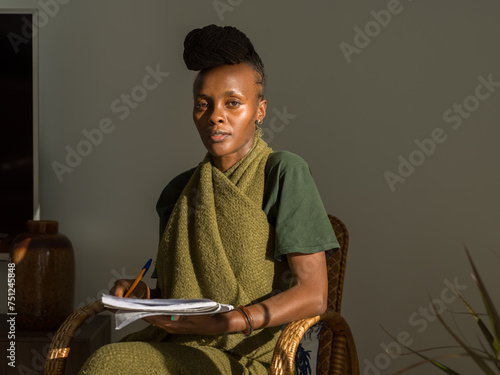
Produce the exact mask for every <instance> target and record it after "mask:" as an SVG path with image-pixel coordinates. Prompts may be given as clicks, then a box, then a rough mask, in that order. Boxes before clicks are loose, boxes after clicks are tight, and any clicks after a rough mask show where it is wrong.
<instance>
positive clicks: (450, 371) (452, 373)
mask: <svg viewBox="0 0 500 375" xmlns="http://www.w3.org/2000/svg"><path fill="white" fill-rule="evenodd" d="M381 328H382V330H383V331H384V332H385V333H387V334H388V335H389V337H391V338H392V339H393V340H394V341H395V342H398V343H399V344H400V345H401V346H402V347H403V348H405V349H406V350H408V351H410V352H412V353H413V354H416V355H418V356H419V357H421V358H423V359H424V360H425V361H427V362H428V363H430V364H432V365H434V366H436V367H437V368H439V369H440V370H442V371H444V372H446V373H447V374H449V375H460V374H459V373H458V372H456V371H455V370H453V369H451V368H449V367H447V366H445V365H444V364H442V363H440V362H438V361H436V360H435V359H432V358H429V357H427V356H425V355H423V354H422V353H420V352H418V351H416V350H413V349H412V348H410V347H408V346H406V345H404V344H402V343H401V342H399V341H398V340H397V339H396V338H395V337H393V336H392V335H391V334H390V333H389V332H388V331H387V330H386V329H385V328H384V327H381ZM420 364H423V362H422V363H420ZM413 367H414V366H410V367H407V368H405V369H403V370H401V371H399V372H397V374H401V373H402V372H404V371H407V370H409V369H411V368H413Z"/></svg>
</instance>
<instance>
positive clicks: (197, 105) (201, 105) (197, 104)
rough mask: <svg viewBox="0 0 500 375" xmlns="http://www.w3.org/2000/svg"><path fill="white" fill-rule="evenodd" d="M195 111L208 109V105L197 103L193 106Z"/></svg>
mask: <svg viewBox="0 0 500 375" xmlns="http://www.w3.org/2000/svg"><path fill="white" fill-rule="evenodd" d="M194 107H195V108H196V109H206V108H208V103H207V102H198V103H196V105H195V106H194Z"/></svg>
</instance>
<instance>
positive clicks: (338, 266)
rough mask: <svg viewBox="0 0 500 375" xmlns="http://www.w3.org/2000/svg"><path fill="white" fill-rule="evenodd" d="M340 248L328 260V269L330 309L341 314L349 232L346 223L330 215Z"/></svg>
mask: <svg viewBox="0 0 500 375" xmlns="http://www.w3.org/2000/svg"><path fill="white" fill-rule="evenodd" d="M328 218H329V219H330V223H331V224H332V227H333V230H334V231H335V235H336V236H337V240H338V241H339V245H340V248H339V249H338V250H337V251H336V252H335V253H334V254H333V255H332V256H331V257H330V258H329V259H328V260H327V267H328V308H329V309H332V310H334V311H336V312H338V313H340V308H341V305H342V290H343V289H344V278H345V270H346V264H347V249H348V247H349V232H348V231H347V228H346V226H345V225H344V223H343V222H342V221H341V220H340V219H339V218H337V217H335V216H333V215H328Z"/></svg>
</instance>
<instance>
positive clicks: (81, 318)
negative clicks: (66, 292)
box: [44, 300, 104, 375]
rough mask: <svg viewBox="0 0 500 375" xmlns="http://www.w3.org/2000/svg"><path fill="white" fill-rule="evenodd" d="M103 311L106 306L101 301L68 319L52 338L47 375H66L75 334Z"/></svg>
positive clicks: (47, 362)
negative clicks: (91, 318) (89, 319)
mask: <svg viewBox="0 0 500 375" xmlns="http://www.w3.org/2000/svg"><path fill="white" fill-rule="evenodd" d="M102 311H104V306H103V304H102V302H101V301H100V300H99V301H95V302H91V303H89V304H87V305H85V306H83V307H80V308H79V309H78V310H76V311H75V312H73V313H72V314H71V315H70V316H68V317H67V318H66V320H65V321H64V323H63V324H62V325H61V326H60V327H59V329H58V330H57V332H56V334H55V335H54V337H53V338H52V343H51V344H50V348H49V352H48V353H47V360H46V362H45V370H44V374H45V375H64V369H65V366H66V359H67V357H68V354H69V347H70V345H71V340H72V339H73V337H74V336H75V333H76V332H77V331H78V329H79V328H80V326H81V325H82V324H83V323H84V322H85V321H86V320H87V319H88V318H90V317H92V316H94V315H95V314H98V313H100V312H102Z"/></svg>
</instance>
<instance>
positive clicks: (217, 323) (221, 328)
mask: <svg viewBox="0 0 500 375" xmlns="http://www.w3.org/2000/svg"><path fill="white" fill-rule="evenodd" d="M232 313H233V311H230V312H227V313H223V314H215V315H174V320H171V318H172V315H154V316H148V317H147V318H144V320H145V321H146V322H148V323H149V324H152V325H154V326H156V327H158V328H161V329H163V330H165V331H167V332H168V333H173V334H181V335H186V334H194V335H217V334H220V333H224V332H227V330H228V327H229V319H230V315H231V314H232Z"/></svg>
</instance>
